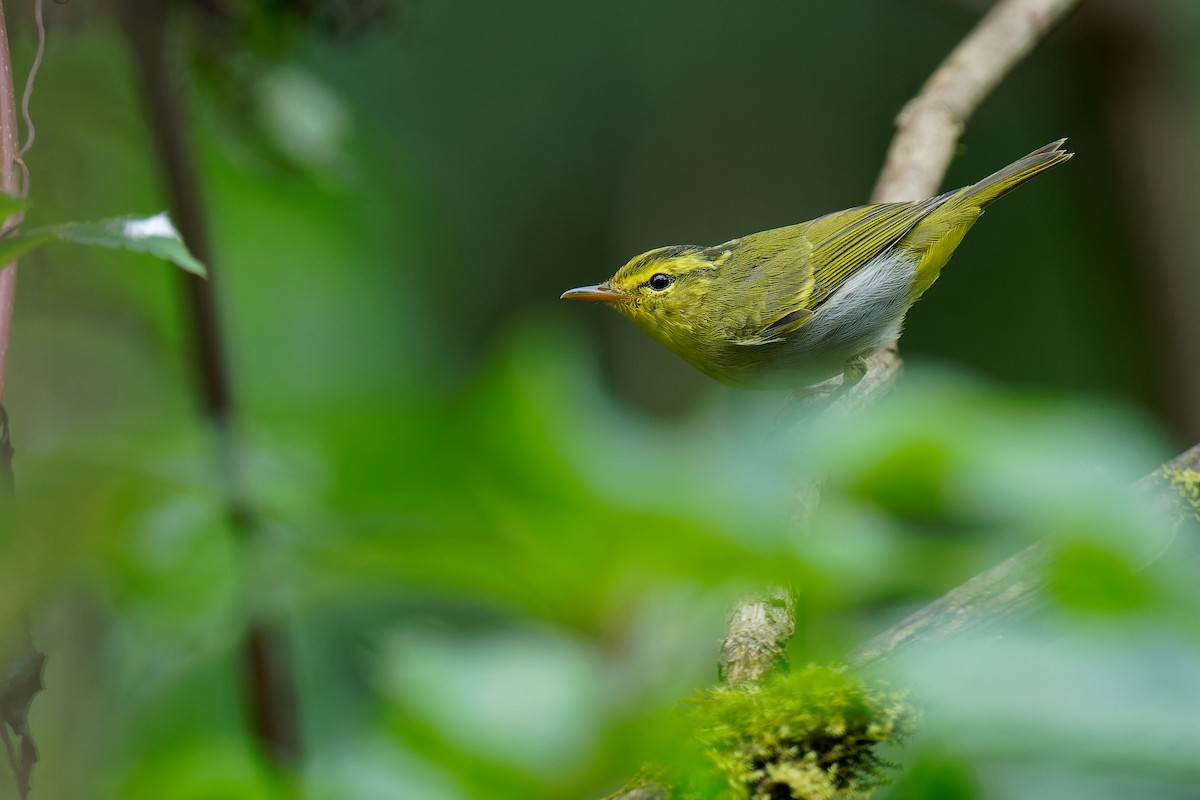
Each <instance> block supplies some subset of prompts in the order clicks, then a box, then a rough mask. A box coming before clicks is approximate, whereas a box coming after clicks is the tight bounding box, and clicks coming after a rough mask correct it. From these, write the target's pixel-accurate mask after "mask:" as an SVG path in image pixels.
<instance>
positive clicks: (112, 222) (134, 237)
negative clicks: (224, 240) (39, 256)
mask: <svg viewBox="0 0 1200 800" xmlns="http://www.w3.org/2000/svg"><path fill="white" fill-rule="evenodd" d="M2 207H3V201H0V209H2ZM56 239H57V240H59V241H63V242H75V243H76V244H91V245H100V246H102V247H117V248H123V249H125V250H132V251H134V252H138V253H147V254H149V255H152V256H156V257H158V258H162V259H165V260H167V261H170V262H171V263H173V264H175V265H176V266H178V267H180V268H181V269H184V270H186V271H187V272H190V273H192V274H193V275H199V276H201V277H204V276H205V275H206V274H207V273H206V272H205V269H204V265H203V264H201V263H200V261H199V260H197V259H196V257H195V256H193V255H192V254H191V252H190V251H189V250H188V249H187V245H185V244H184V243H183V239H182V238H181V237H180V235H179V231H177V230H175V226H174V225H173V224H171V219H170V217H168V216H167V214H166V212H163V213H161V214H155V215H154V216H152V217H137V216H128V217H113V218H111V219H102V220H96V221H94V222H65V223H63V224H61V225H49V226H46V227H43V228H34V229H33V230H29V231H25V232H22V233H17V234H14V235H12V236H6V237H4V238H2V239H0V264H7V263H8V262H10V261H13V260H15V259H17V258H20V257H21V256H23V255H25V254H26V253H28V252H29V251H31V250H34V249H35V248H38V247H41V246H42V245H44V244H46V243H47V242H51V241H54V240H56Z"/></svg>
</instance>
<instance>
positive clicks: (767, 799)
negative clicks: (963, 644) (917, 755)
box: [680, 666, 915, 800]
mask: <svg viewBox="0 0 1200 800" xmlns="http://www.w3.org/2000/svg"><path fill="white" fill-rule="evenodd" d="M695 710H696V714H697V723H698V727H697V738H698V740H699V741H700V743H701V745H702V746H703V747H704V749H705V755H706V757H707V760H708V761H709V762H710V763H711V765H712V767H713V768H714V769H715V771H716V772H718V773H719V775H720V780H719V781H717V783H718V784H723V787H722V789H721V790H719V791H718V792H717V793H716V795H715V796H717V797H721V798H722V800H789V799H790V798H795V799H796V800H829V799H830V798H834V797H845V798H851V797H868V796H870V794H871V793H872V792H873V791H874V789H876V788H877V787H879V786H880V785H881V784H883V783H884V782H885V780H884V771H885V769H886V768H888V767H889V766H890V765H888V764H887V763H886V762H884V761H883V760H882V759H881V758H880V757H879V755H878V754H877V753H876V748H877V747H878V745H880V744H883V743H885V742H895V741H897V740H899V739H900V738H902V737H903V736H904V735H905V734H907V733H908V732H910V730H911V729H912V726H913V719H914V716H915V714H914V712H913V710H912V708H911V707H910V706H909V705H908V704H906V703H905V702H904V699H903V695H902V694H901V693H898V692H892V691H888V690H886V689H883V688H878V687H875V688H873V687H869V686H867V685H866V684H865V683H863V682H862V681H861V680H859V679H858V678H856V677H854V676H852V675H850V674H849V673H848V672H847V671H846V670H845V668H843V667H820V666H810V667H808V668H806V669H804V670H800V671H798V672H795V673H792V674H790V675H784V676H780V677H777V678H774V679H772V680H770V681H767V682H765V683H763V684H760V685H757V686H750V687H729V686H723V687H719V688H716V689H712V690H709V691H708V692H706V693H705V695H704V696H703V697H702V698H701V699H700V700H699V701H698V703H697V707H696V709H695ZM704 783H705V781H703V780H700V781H697V782H696V785H703V784H704ZM680 796H681V797H684V798H696V797H706V798H707V797H712V796H714V795H713V793H712V792H707V791H705V792H700V793H697V792H696V791H694V790H692V791H682V792H681V793H680Z"/></svg>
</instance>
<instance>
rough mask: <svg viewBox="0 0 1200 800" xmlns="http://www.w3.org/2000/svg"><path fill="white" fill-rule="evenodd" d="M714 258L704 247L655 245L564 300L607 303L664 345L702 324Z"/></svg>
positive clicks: (565, 295) (677, 342) (714, 268)
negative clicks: (710, 257) (655, 247)
mask: <svg viewBox="0 0 1200 800" xmlns="http://www.w3.org/2000/svg"><path fill="white" fill-rule="evenodd" d="M716 271H717V263H714V261H712V260H710V259H709V257H708V251H707V250H706V248H702V247H695V246H692V245H675V246H672V247H660V248H658V249H657V250H651V251H650V252H648V253H643V254H642V255H640V256H638V257H637V258H634V259H631V260H630V261H629V263H628V264H626V265H625V266H623V267H621V268H620V269H619V270H617V273H616V274H615V275H613V276H612V277H611V278H609V279H608V280H607V281H605V282H604V283H600V284H597V285H595V286H580V287H579V288H578V289H570V290H568V291H566V292H563V295H562V296H563V298H564V299H567V300H599V301H600V302H604V303H609V304H610V305H612V306H613V307H614V308H616V309H617V310H618V311H620V312H621V313H622V314H624V315H625V316H627V317H629V318H630V319H632V320H633V321H634V322H636V323H638V325H640V326H642V327H643V328H645V329H646V330H647V331H649V332H650V333H651V334H652V335H653V336H654V337H655V338H657V339H659V340H660V341H662V342H663V343H664V344H666V345H667V346H668V347H673V348H677V347H678V346H679V345H680V344H682V341H681V340H684V339H687V338H691V337H693V336H694V335H696V333H697V331H698V329H700V328H702V327H703V322H704V312H705V306H706V303H705V299H706V298H708V297H709V295H710V291H711V289H712V283H713V279H714V278H715V277H716Z"/></svg>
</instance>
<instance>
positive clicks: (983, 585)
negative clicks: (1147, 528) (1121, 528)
mask: <svg viewBox="0 0 1200 800" xmlns="http://www.w3.org/2000/svg"><path fill="white" fill-rule="evenodd" d="M1181 473H1182V474H1188V475H1190V476H1195V477H1193V478H1192V482H1191V483H1190V484H1189V486H1193V485H1195V482H1196V481H1200V444H1198V445H1196V446H1195V447H1193V448H1191V449H1190V450H1188V451H1187V452H1185V453H1181V454H1180V455H1178V456H1176V457H1175V458H1173V459H1171V460H1170V461H1168V462H1167V463H1166V464H1163V465H1162V466H1161V467H1159V468H1158V469H1156V470H1155V471H1154V472H1152V473H1150V474H1149V475H1147V476H1146V477H1145V478H1142V479H1141V480H1140V481H1138V482H1137V483H1136V484H1134V486H1133V491H1135V492H1137V493H1141V494H1144V495H1147V496H1148V498H1149V499H1150V500H1151V501H1152V502H1153V503H1154V504H1155V505H1156V506H1161V507H1162V510H1163V511H1165V512H1167V513H1168V514H1169V515H1170V517H1173V518H1174V521H1175V524H1176V525H1179V524H1182V523H1183V521H1184V520H1186V519H1200V508H1196V507H1192V505H1191V504H1193V503H1196V502H1198V501H1197V500H1194V499H1192V498H1190V497H1184V496H1182V495H1181V492H1180V488H1181V487H1180V486H1179V485H1178V484H1177V483H1176V480H1175V478H1176V476H1178V475H1180V474H1181ZM1192 491H1195V490H1194V489H1193V490H1192ZM1045 555H1046V548H1045V547H1044V546H1043V545H1041V544H1032V545H1030V546H1029V547H1026V548H1025V549H1024V550H1022V551H1021V552H1019V553H1017V554H1016V555H1015V556H1013V557H1012V558H1010V559H1008V560H1007V561H1005V562H1003V563H1001V564H998V565H997V566H995V567H992V568H991V569H989V570H988V571H987V572H983V573H980V574H979V575H976V576H975V577H974V578H972V579H971V580H969V581H967V582H966V583H964V584H963V585H962V586H959V587H958V588H956V589H952V590H951V591H949V592H947V593H946V594H945V595H943V596H942V597H941V598H939V599H937V600H935V601H934V602H932V603H930V604H929V605H927V606H925V607H924V608H922V609H920V610H919V611H917V612H915V613H913V614H912V615H911V616H909V617H908V618H907V619H904V620H901V621H900V622H898V623H897V624H895V625H893V626H892V627H891V628H889V629H888V630H886V631H884V632H883V633H881V634H879V635H878V636H876V637H875V638H873V639H871V640H870V641H868V642H866V643H865V644H863V645H861V646H860V647H858V648H857V649H855V650H854V652H852V653H851V654H850V655H849V656H848V657H847V659H846V660H847V662H848V663H850V664H852V665H854V666H857V667H863V666H867V665H870V664H873V663H875V662H879V661H883V660H885V659H887V658H889V657H890V656H891V655H893V654H894V653H896V652H897V651H899V650H901V649H903V648H907V647H911V646H913V645H922V644H932V643H934V642H939V641H941V640H943V639H946V638H948V637H950V636H953V635H955V634H957V633H960V632H962V631H967V630H978V629H979V628H982V627H985V626H988V625H991V624H993V623H996V622H998V621H1000V620H1004V619H1011V618H1013V617H1016V616H1020V615H1023V614H1025V613H1027V612H1028V611H1030V610H1032V609H1035V608H1037V606H1038V602H1039V600H1040V599H1041V590H1042V583H1041V580H1040V576H1039V573H1040V570H1039V567H1040V566H1041V564H1042V561H1043V559H1044V557H1045ZM1161 555H1162V554H1161V553H1159V554H1157V555H1156V557H1157V556H1161ZM1151 560H1153V559H1151Z"/></svg>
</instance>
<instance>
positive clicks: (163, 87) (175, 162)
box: [123, 0, 300, 767]
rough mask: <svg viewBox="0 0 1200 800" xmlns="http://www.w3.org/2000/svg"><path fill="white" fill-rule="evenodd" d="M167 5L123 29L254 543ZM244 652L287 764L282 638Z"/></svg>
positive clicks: (252, 643)
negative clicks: (190, 265)
mask: <svg viewBox="0 0 1200 800" xmlns="http://www.w3.org/2000/svg"><path fill="white" fill-rule="evenodd" d="M167 5H168V4H167V3H166V2H165V0H152V1H151V2H147V0H129V1H128V2H127V3H126V4H125V5H124V6H123V11H124V21H125V30H126V33H127V35H128V38H129V42H130V45H131V50H132V53H133V57H134V61H135V64H136V66H137V78H138V80H139V81H140V82H141V91H142V95H143V101H144V106H145V112H146V116H147V121H148V125H149V128H150V134H151V138H152V139H153V143H154V148H155V155H156V156H157V158H158V163H159V169H160V171H161V174H162V179H163V181H164V183H165V184H166V189H167V193H168V195H169V197H170V205H171V211H172V214H173V216H174V218H175V220H176V224H177V225H178V227H179V231H180V233H181V234H182V236H183V239H184V241H186V242H187V243H188V246H189V247H190V248H191V250H192V252H193V253H195V254H196V256H197V257H198V258H199V259H200V260H201V261H203V262H204V263H205V265H206V266H207V267H208V272H209V276H210V278H209V280H203V279H201V278H198V277H196V276H195V275H190V274H185V273H182V272H180V273H179V275H180V278H181V280H182V281H183V284H184V287H183V288H184V302H185V303H186V306H187V310H188V313H189V315H190V317H191V320H192V322H193V326H194V327H193V330H194V336H193V337H192V343H193V347H194V350H195V352H194V355H195V358H194V361H193V363H194V365H195V384H196V388H197V392H198V394H199V396H200V401H201V405H202V408H203V411H204V414H205V416H206V417H207V418H208V419H209V420H210V421H211V423H212V424H213V426H214V428H215V429H216V436H217V447H218V459H219V462H220V463H219V464H218V468H219V470H220V475H221V479H222V481H223V483H224V486H223V489H224V493H225V502H226V512H227V515H228V519H229V522H230V525H231V527H232V528H233V529H234V530H235V531H237V532H238V534H239V535H240V536H241V537H242V539H243V541H244V542H248V541H250V540H251V539H253V538H254V535H255V532H256V530H257V529H258V525H257V520H256V519H255V516H254V514H253V510H252V509H251V508H250V507H249V505H248V504H247V502H246V501H245V499H244V496H243V493H242V481H241V477H240V475H239V471H238V461H237V454H236V452H235V450H234V437H233V426H234V414H233V399H232V396H231V392H230V385H229V377H228V375H229V371H228V369H227V368H226V361H225V357H224V348H223V345H222V338H221V329H220V322H219V319H218V313H217V298H216V294H215V287H214V281H215V280H217V279H219V276H220V271H219V270H218V269H216V267H215V265H214V264H213V261H212V249H211V247H210V246H209V238H208V228H207V224H206V221H205V217H204V206H203V199H202V196H201V189H200V181H199V178H198V175H197V170H196V164H195V160H194V158H193V155H192V151H191V148H190V145H189V142H188V139H187V134H186V130H185V111H184V102H183V99H182V96H181V86H180V79H179V77H178V75H177V73H176V69H175V63H174V61H173V59H172V58H171V54H170V53H169V52H168V51H167V44H166V43H167V38H166V34H167V28H168V16H167V15H168V10H167ZM242 651H243V658H244V662H245V667H244V668H245V681H246V687H245V688H246V696H247V703H248V714H249V722H250V725H251V728H252V730H253V732H254V735H255V737H256V739H257V740H258V742H259V744H260V746H261V747H262V748H263V750H264V751H265V752H266V753H267V754H268V755H269V756H270V757H271V758H272V759H273V761H274V762H275V763H276V765H277V766H281V767H284V766H288V765H290V764H291V763H292V762H294V761H295V760H296V758H297V757H298V756H299V754H300V741H299V730H298V726H297V720H296V713H297V712H296V698H295V692H294V688H293V684H292V677H291V671H290V669H289V665H288V662H287V658H286V656H285V650H284V646H283V641H282V637H281V636H280V634H279V632H278V631H276V630H274V629H272V628H270V627H269V626H267V625H264V624H263V623H261V622H260V621H258V620H256V619H254V618H253V617H252V618H251V621H250V623H249V624H248V627H247V630H246V634H245V639H244V641H243V644H242Z"/></svg>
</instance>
